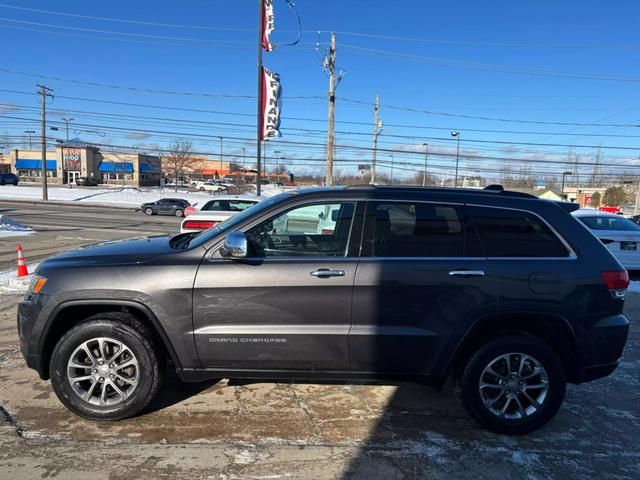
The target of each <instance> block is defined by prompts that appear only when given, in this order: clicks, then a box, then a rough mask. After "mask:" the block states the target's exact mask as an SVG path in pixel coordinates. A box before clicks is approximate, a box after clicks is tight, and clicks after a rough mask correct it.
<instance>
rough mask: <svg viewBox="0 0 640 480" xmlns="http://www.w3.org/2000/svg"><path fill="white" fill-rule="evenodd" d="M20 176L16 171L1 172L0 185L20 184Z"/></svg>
mask: <svg viewBox="0 0 640 480" xmlns="http://www.w3.org/2000/svg"><path fill="white" fill-rule="evenodd" d="M18 183H19V180H18V176H17V175H16V174H14V173H0V185H16V186H17V185H18Z"/></svg>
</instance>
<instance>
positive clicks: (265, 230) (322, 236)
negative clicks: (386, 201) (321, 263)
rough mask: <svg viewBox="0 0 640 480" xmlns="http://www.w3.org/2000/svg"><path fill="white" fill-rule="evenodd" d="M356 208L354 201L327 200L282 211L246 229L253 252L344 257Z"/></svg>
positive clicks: (269, 254) (281, 255) (265, 255)
mask: <svg viewBox="0 0 640 480" xmlns="http://www.w3.org/2000/svg"><path fill="white" fill-rule="evenodd" d="M333 211H337V212H338V213H337V214H332V212H333ZM354 211H355V204H354V203H331V204H329V203H327V204H314V205H306V206H303V207H297V208H293V209H291V210H288V211H287V212H285V213H280V214H278V215H276V216H275V217H272V218H270V219H269V220H267V221H265V222H262V223H261V224H259V225H257V226H255V227H253V228H251V229H250V230H249V231H247V232H246V234H247V237H248V239H249V246H250V249H251V252H250V253H251V255H252V256H257V257H283V256H285V257H290V256H323V257H344V256H345V255H346V252H347V245H348V243H349V233H350V231H351V224H352V223H353V215H354ZM333 219H335V220H333ZM327 222H331V226H330V228H326V227H327V224H326V223H327Z"/></svg>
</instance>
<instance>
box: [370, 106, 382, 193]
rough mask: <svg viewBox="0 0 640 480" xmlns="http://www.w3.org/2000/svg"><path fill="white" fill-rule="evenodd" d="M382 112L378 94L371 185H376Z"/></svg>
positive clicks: (375, 110)
mask: <svg viewBox="0 0 640 480" xmlns="http://www.w3.org/2000/svg"><path fill="white" fill-rule="evenodd" d="M379 110H380V97H379V95H378V94H376V106H375V109H374V111H373V155H372V157H371V177H370V179H369V183H370V184H371V185H373V184H375V183H376V155H377V152H378V135H380V126H379V125H378V111H379Z"/></svg>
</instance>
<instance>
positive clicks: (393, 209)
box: [363, 201, 465, 257]
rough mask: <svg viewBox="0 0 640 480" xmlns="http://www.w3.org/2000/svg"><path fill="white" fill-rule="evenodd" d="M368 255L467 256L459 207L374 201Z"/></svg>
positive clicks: (371, 209) (369, 214)
mask: <svg viewBox="0 0 640 480" xmlns="http://www.w3.org/2000/svg"><path fill="white" fill-rule="evenodd" d="M367 222H368V225H367V234H366V241H365V245H364V249H363V255H364V256H373V257H464V256H465V229H464V225H463V222H462V220H461V216H460V211H459V208H458V207H456V206H453V205H438V204H432V203H421V202H383V201H381V202H371V203H370V204H369V210H368V214H367Z"/></svg>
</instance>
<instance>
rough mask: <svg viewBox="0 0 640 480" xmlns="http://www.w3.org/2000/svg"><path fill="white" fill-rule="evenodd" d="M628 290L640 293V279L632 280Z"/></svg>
mask: <svg viewBox="0 0 640 480" xmlns="http://www.w3.org/2000/svg"><path fill="white" fill-rule="evenodd" d="M627 292H630V293H640V281H632V282H630V283H629V288H627Z"/></svg>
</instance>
